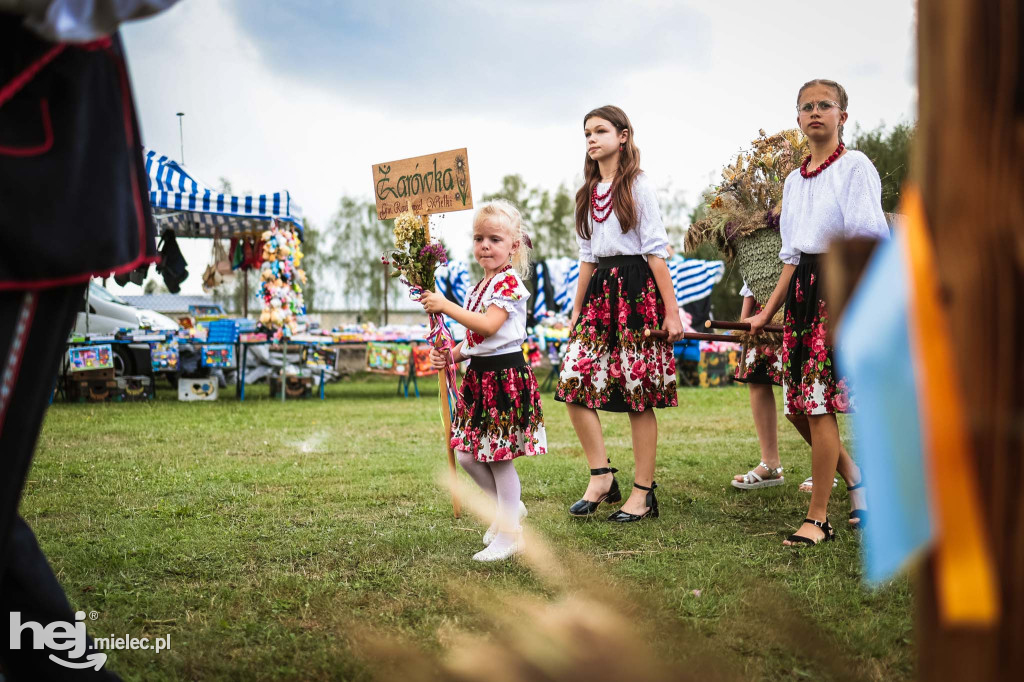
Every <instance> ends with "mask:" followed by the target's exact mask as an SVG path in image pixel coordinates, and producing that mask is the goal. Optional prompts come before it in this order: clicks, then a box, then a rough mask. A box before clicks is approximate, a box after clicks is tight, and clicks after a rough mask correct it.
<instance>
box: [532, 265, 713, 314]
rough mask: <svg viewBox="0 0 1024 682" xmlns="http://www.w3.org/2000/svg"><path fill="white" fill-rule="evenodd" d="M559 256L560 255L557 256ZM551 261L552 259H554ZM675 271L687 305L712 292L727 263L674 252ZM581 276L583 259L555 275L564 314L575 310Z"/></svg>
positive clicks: (672, 270)
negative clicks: (561, 273)
mask: <svg viewBox="0 0 1024 682" xmlns="http://www.w3.org/2000/svg"><path fill="white" fill-rule="evenodd" d="M556 260H557V259H556ZM550 262H551V261H549V263H550ZM668 270H669V273H670V274H671V275H672V287H673V288H674V289H675V290H676V301H677V302H678V304H679V305H681V306H682V305H686V304H687V303H693V302H694V301H699V300H701V299H702V298H705V297H707V296H710V295H711V289H712V287H714V286H715V284H717V283H718V282H720V281H721V280H722V277H724V276H725V263H723V262H722V261H720V260H697V259H694V258H683V257H682V256H673V257H672V258H670V259H669V260H668ZM579 278H580V266H579V263H578V262H576V261H574V262H572V263H571V264H570V265H569V266H568V268H567V269H566V270H565V275H564V276H563V277H562V278H560V280H559V279H555V278H552V284H553V285H554V287H555V305H556V307H557V308H558V310H559V311H560V312H562V313H564V314H569V313H570V312H571V311H572V304H573V298H574V297H575V296H576V283H577V281H578V280H579Z"/></svg>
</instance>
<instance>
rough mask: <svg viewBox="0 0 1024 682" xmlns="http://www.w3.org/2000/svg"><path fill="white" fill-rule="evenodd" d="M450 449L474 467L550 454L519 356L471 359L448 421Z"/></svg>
mask: <svg viewBox="0 0 1024 682" xmlns="http://www.w3.org/2000/svg"><path fill="white" fill-rule="evenodd" d="M451 446H452V449H454V450H462V451H464V452H469V453H472V455H473V457H474V459H476V461H478V462H503V461H505V460H509V459H515V458H516V457H521V456H523V455H527V456H532V455H543V454H544V453H546V452H547V449H548V439H547V435H546V433H545V431H544V415H543V413H542V412H541V407H540V389H539V387H538V386H537V379H536V378H535V377H534V376H533V370H531V369H530V366H529V365H528V364H527V363H526V358H525V357H524V356H523V354H522V352H519V351H516V352H513V353H503V354H501V355H489V356H482V357H472V358H470V360H469V369H468V370H466V376H465V377H464V378H463V380H462V389H461V391H460V395H459V404H458V407H457V409H456V410H455V418H454V419H453V420H452V440H451Z"/></svg>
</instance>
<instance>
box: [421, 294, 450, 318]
mask: <svg viewBox="0 0 1024 682" xmlns="http://www.w3.org/2000/svg"><path fill="white" fill-rule="evenodd" d="M419 302H420V305H422V306H423V309H424V310H425V311H427V312H428V313H443V312H444V311H445V308H446V307H447V306H448V302H449V301H448V299H447V298H445V297H444V295H443V294H439V293H438V292H436V291H424V292H423V293H422V294H421V295H420V301H419Z"/></svg>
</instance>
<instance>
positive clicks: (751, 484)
mask: <svg viewBox="0 0 1024 682" xmlns="http://www.w3.org/2000/svg"><path fill="white" fill-rule="evenodd" d="M757 467H761V468H763V469H765V470H766V471H767V472H768V475H767V476H761V475H760V474H758V473H757ZM757 467H754V468H753V469H751V470H750V471H748V472H747V473H745V474H743V480H742V481H737V480H736V479H735V478H734V479H732V481H730V483H732V487H734V488H739V489H740V490H754V489H755V488H770V487H772V486H776V485H782V484H783V483H785V482H786V479H785V478H784V477H783V476H782V467H779V468H778V469H773V468H771V467H770V466H768V465H767V464H765V463H764V462H758V464H757Z"/></svg>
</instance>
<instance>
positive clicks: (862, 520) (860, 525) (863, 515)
mask: <svg viewBox="0 0 1024 682" xmlns="http://www.w3.org/2000/svg"><path fill="white" fill-rule="evenodd" d="M863 487H864V479H863V478H861V481H860V483H858V484H857V485H848V486H846V492H850V491H851V490H859V489H860V488H863ZM850 503H851V504H852V503H853V500H850ZM850 520H851V521H856V523H851V524H850V527H851V528H853V529H854V530H863V529H864V527H865V526H866V525H867V523H868V510H867V509H854V510H853V511H851V512H850Z"/></svg>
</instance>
